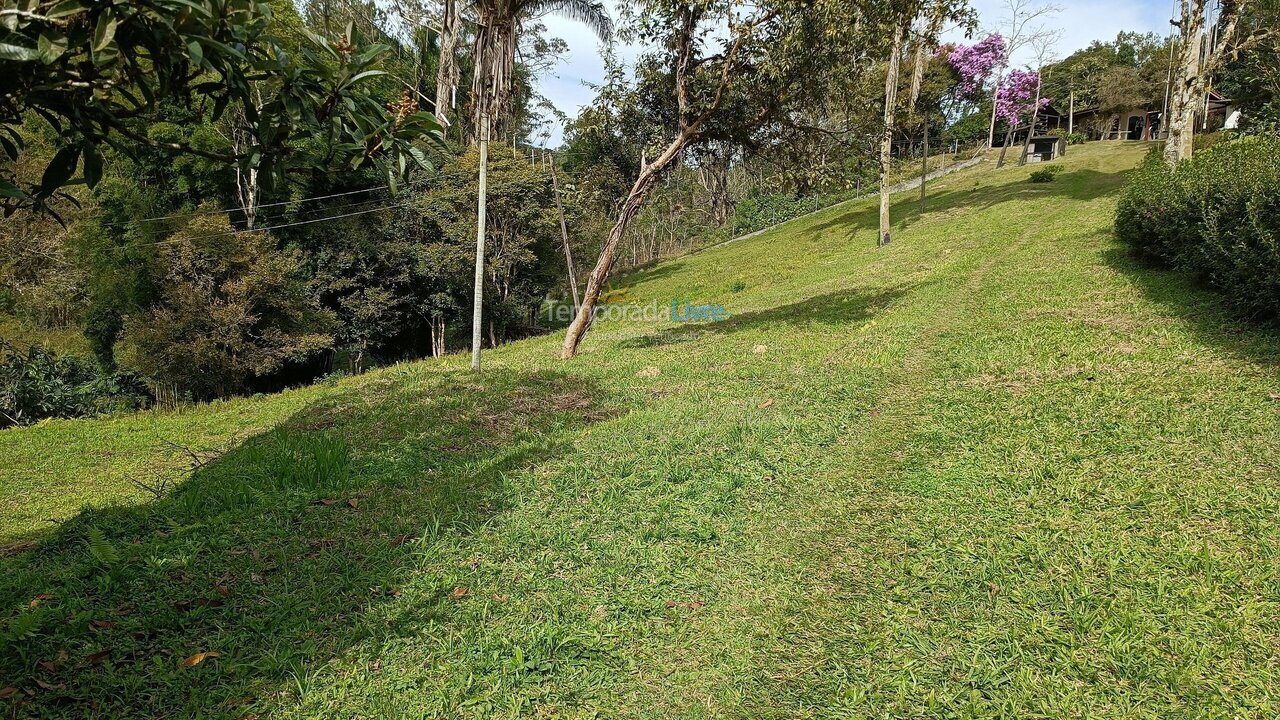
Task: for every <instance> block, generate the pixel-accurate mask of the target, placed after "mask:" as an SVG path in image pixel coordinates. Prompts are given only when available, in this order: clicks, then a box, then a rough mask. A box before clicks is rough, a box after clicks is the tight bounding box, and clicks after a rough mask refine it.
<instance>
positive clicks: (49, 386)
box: [0, 341, 148, 427]
mask: <svg viewBox="0 0 1280 720" xmlns="http://www.w3.org/2000/svg"><path fill="white" fill-rule="evenodd" d="M147 401H148V396H147V391H146V387H145V386H144V385H143V384H142V382H141V380H139V379H138V377H137V376H135V375H131V374H127V373H113V372H109V371H104V370H101V369H100V368H99V366H98V365H97V364H96V363H94V362H92V361H89V360H84V359H82V358H78V357H75V356H72V355H64V356H61V357H59V356H57V355H55V354H54V353H53V352H51V351H49V350H46V349H44V348H41V347H35V346H33V347H31V348H29V349H28V350H26V351H21V350H18V349H17V348H16V347H14V346H13V345H10V344H8V343H5V342H3V341H0V427H8V426H10V425H27V424H30V423H34V422H38V421H40V420H44V419H45V418H77V417H93V416H95V415H105V414H108V413H112V412H121V411H125V410H134V409H137V408H139V407H142V406H143V405H145V404H146V403H147Z"/></svg>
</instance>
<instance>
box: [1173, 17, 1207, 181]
mask: <svg viewBox="0 0 1280 720" xmlns="http://www.w3.org/2000/svg"><path fill="white" fill-rule="evenodd" d="M1206 2H1207V0H1182V14H1181V18H1180V19H1179V22H1178V27H1179V28H1180V29H1181V31H1182V33H1181V35H1182V41H1181V42H1180V43H1179V44H1178V64H1177V67H1178V69H1177V71H1176V72H1175V73H1174V79H1173V88H1172V98H1171V100H1172V107H1171V108H1170V109H1169V118H1168V128H1169V132H1168V135H1167V138H1168V139H1167V140H1166V141H1165V144H1164V160H1165V162H1167V163H1169V164H1170V165H1174V164H1177V162H1178V161H1179V160H1185V159H1187V158H1189V157H1191V153H1192V150H1193V147H1194V138H1195V128H1196V107H1197V106H1198V105H1199V103H1198V102H1197V100H1198V98H1199V96H1200V94H1201V92H1202V91H1203V87H1204V80H1203V79H1202V77H1201V67H1200V55H1201V52H1202V51H1203V47H1204V11H1205V3H1206Z"/></svg>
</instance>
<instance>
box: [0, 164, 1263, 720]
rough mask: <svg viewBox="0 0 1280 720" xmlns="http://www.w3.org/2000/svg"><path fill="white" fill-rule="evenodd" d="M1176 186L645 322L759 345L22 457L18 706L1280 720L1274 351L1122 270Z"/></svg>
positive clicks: (62, 441) (1026, 217) (434, 370)
mask: <svg viewBox="0 0 1280 720" xmlns="http://www.w3.org/2000/svg"><path fill="white" fill-rule="evenodd" d="M1144 152H1145V148H1144V147H1143V146H1141V145H1138V144H1127V143H1126V144H1117V143H1108V144H1096V143H1095V144H1090V145H1087V146H1084V147H1072V148H1071V153H1070V155H1069V156H1068V157H1067V158H1065V159H1064V160H1063V161H1061V164H1062V165H1064V168H1065V169H1064V171H1063V172H1062V173H1061V174H1059V175H1058V176H1057V179H1056V181H1054V182H1052V183H1046V184H1032V183H1028V182H1027V176H1028V174H1029V172H1030V168H1017V167H1009V168H1005V169H1003V170H1000V171H994V170H993V169H991V165H990V163H987V164H985V165H983V166H981V167H979V168H975V169H972V170H967V171H964V172H961V173H957V174H956V175H953V176H950V177H948V178H946V179H944V180H941V181H938V182H935V183H932V184H931V187H932V192H933V193H934V197H933V199H932V200H931V205H930V210H929V212H928V213H927V214H926V215H924V216H922V217H921V216H919V215H918V206H917V204H916V203H917V201H916V199H915V197H914V194H912V193H908V194H904V195H903V196H901V197H900V198H899V201H898V203H897V204H896V206H895V217H896V218H898V219H899V220H900V221H901V223H900V225H901V227H900V228H899V229H898V230H897V232H896V233H895V235H894V242H893V244H892V245H891V246H889V247H887V248H883V249H877V248H876V247H875V239H876V231H875V210H874V208H873V201H872V200H865V201H859V202H855V203H851V204H849V205H845V206H843V207H840V208H835V209H832V210H829V211H826V212H824V213H820V214H818V215H816V216H813V217H811V218H806V219H804V220H801V221H799V222H795V223H792V224H790V225H787V226H785V227H783V228H781V229H779V230H776V231H773V232H771V233H767V234H765V235H763V236H760V237H757V238H753V239H751V240H746V241H741V242H738V243H732V244H729V245H726V246H723V247H720V248H716V249H712V250H709V251H706V252H703V253H701V254H698V255H694V256H691V257H688V258H684V259H680V260H676V261H672V262H668V263H665V264H662V265H658V266H656V267H653V268H651V269H649V270H646V271H644V272H641V273H638V274H635V275H633V276H631V277H629V278H625V279H623V280H622V281H621V282H620V285H621V286H624V287H625V288H626V289H627V291H628V292H627V293H626V296H627V297H628V298H630V299H631V301H633V302H637V303H649V302H653V303H656V304H657V305H658V306H659V307H666V306H669V304H670V302H671V301H672V299H679V300H684V299H688V300H691V301H693V302H694V303H718V304H723V305H724V306H725V307H726V308H727V309H728V311H729V312H730V314H731V317H730V318H729V319H728V320H727V321H724V322H720V323H702V324H672V323H666V322H650V323H645V322H621V321H619V322H610V323H603V324H601V325H600V326H598V327H597V329H596V330H595V331H594V332H593V334H592V335H591V336H590V338H589V340H588V342H587V343H586V345H585V351H584V353H583V354H582V355H581V356H580V357H578V358H576V359H575V360H573V361H570V362H561V361H559V360H557V359H556V351H557V349H558V346H559V341H560V338H559V336H549V337H546V338H539V339H534V340H531V341H526V342H521V343H515V344H513V345H510V346H507V347H504V348H501V349H499V350H497V351H494V352H488V353H486V355H485V367H486V370H485V372H484V374H483V375H481V376H479V377H476V376H473V375H471V374H470V373H468V372H466V370H465V367H466V358H464V357H460V356H459V357H452V358H449V359H448V360H446V361H445V362H428V363H419V364H413V365H404V366H399V367H395V368H390V369H386V370H383V371H378V372H373V373H369V374H367V375H364V376H362V377H359V378H354V379H347V380H343V381H341V382H338V383H336V384H333V385H320V386H316V387H312V388H308V389H304V390H299V391H295V392H291V393H286V394H284V395H280V396H273V397H265V398H247V399H242V400H236V401H232V402H227V403H220V404H215V405H212V406H208V407H202V408H193V409H188V410H186V411H184V412H182V413H178V414H163V413H154V414H142V415H138V416H132V417H122V418H116V419H109V420H98V421H83V422H53V423H47V424H43V425H40V426H37V427H33V428H27V429H21V430H11V431H5V432H3V433H0V509H2V510H3V526H2V527H0V533H2V534H3V536H4V538H5V542H9V543H11V544H12V543H19V542H30V541H33V540H34V541H36V542H37V545H36V547H34V548H33V549H25V550H22V549H10V550H9V551H8V553H7V554H6V555H5V556H4V557H0V614H2V615H0V617H3V618H4V620H3V621H2V622H3V624H0V688H13V690H3V691H0V694H4V695H7V697H6V698H5V699H3V700H0V706H2V707H4V710H5V714H6V715H7V716H16V717H103V718H117V717H196V716H199V717H229V718H252V717H264V718H265V717H272V718H303V717H309V718H434V717H448V718H454V717H462V718H493V717H519V716H530V717H547V718H551V717H571V718H612V717H625V718H653V719H658V718H744V719H745V718H810V717H812V718H820V717H821V718H864V717H865V718H889V717H912V718H915V717H927V718H985V717H1004V718H1162V719H1166V718H1270V717H1276V716H1280V677H1278V675H1280V579H1278V573H1280V525H1278V523H1277V520H1278V519H1280V401H1278V400H1277V397H1280V336H1277V334H1276V333H1275V332H1273V331H1268V330H1265V329H1256V328H1250V327H1249V326H1247V325H1244V324H1241V323H1238V322H1236V321H1234V320H1232V319H1231V318H1230V317H1229V316H1227V315H1225V314H1224V313H1222V312H1221V311H1219V310H1218V309H1217V305H1216V301H1215V298H1214V297H1213V296H1212V295H1210V294H1206V293H1203V292H1202V291H1200V290H1197V289H1196V288H1194V287H1193V286H1192V285H1191V284H1190V283H1189V282H1188V281H1187V280H1185V279H1184V278H1182V277H1180V276H1178V275H1175V274H1172V273H1167V272H1163V271H1158V270H1151V269H1146V268H1143V267H1141V266H1139V265H1138V264H1136V263H1135V262H1133V261H1132V260H1131V259H1130V258H1129V256H1128V255H1127V254H1126V252H1125V251H1124V250H1123V249H1122V248H1120V247H1118V246H1117V245H1116V243H1115V241H1114V240H1113V239H1112V237H1111V233H1110V224H1111V217H1112V211H1113V208H1114V202H1115V201H1114V197H1115V192H1116V190H1117V188H1118V187H1119V185H1120V184H1121V183H1122V182H1123V176H1124V173H1125V171H1126V170H1128V169H1130V168H1132V167H1133V166H1134V165H1135V164H1136V163H1137V162H1138V160H1139V158H1140V157H1141V155H1142V154H1143V153H1144ZM166 441H168V442H171V443H177V444H178V445H186V446H189V447H191V448H192V449H193V450H195V451H196V455H197V457H199V458H200V460H201V462H203V463H204V464H203V465H202V466H201V467H199V468H198V469H196V470H195V471H194V473H191V472H190V471H188V470H185V469H184V468H187V467H189V466H191V465H193V464H195V463H194V461H192V459H191V458H190V457H184V452H183V450H181V449H180V448H178V447H175V446H173V445H169V444H166ZM214 449H221V450H225V452H224V453H223V454H221V456H220V457H218V458H217V459H212V458H213V456H214V454H216V453H214V452H204V451H205V450H214ZM131 478H132V480H131ZM160 478H172V479H175V480H178V481H180V482H178V484H177V486H176V489H172V490H168V491H167V492H165V493H164V494H163V497H162V498H161V499H158V500H155V499H150V498H149V497H148V492H147V491H145V490H142V489H140V488H139V487H138V485H137V484H135V482H136V481H139V480H141V481H142V482H141V484H154V483H155V482H156V481H157V479H160ZM85 503H90V504H93V505H96V506H102V505H106V504H111V505H114V507H108V508H104V509H98V510H91V511H86V512H83V513H80V514H78V515H77V514H76V510H77V508H79V507H80V506H81V505H83V504H85ZM73 516H74V517H73ZM46 518H51V519H53V520H55V521H58V522H56V523H50V522H48V521H47V520H46ZM68 518H70V519H68Z"/></svg>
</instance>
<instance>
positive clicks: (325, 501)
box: [313, 498, 338, 507]
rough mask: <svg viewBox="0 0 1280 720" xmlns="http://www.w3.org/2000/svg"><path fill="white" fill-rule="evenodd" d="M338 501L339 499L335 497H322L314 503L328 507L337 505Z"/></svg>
mask: <svg viewBox="0 0 1280 720" xmlns="http://www.w3.org/2000/svg"><path fill="white" fill-rule="evenodd" d="M337 503H338V501H337V500H335V499H333V498H320V499H319V500H317V501H315V503H313V504H315V505H324V506H325V507H328V506H330V505H336V504H337Z"/></svg>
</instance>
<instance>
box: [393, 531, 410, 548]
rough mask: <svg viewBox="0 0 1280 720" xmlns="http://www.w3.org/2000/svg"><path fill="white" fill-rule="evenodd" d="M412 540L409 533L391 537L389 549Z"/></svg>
mask: <svg viewBox="0 0 1280 720" xmlns="http://www.w3.org/2000/svg"><path fill="white" fill-rule="evenodd" d="M412 538H413V536H412V535H410V534H409V533H405V534H403V535H399V536H397V537H393V538H391V547H400V546H401V545H403V544H405V543H407V542H409V540H410V539H412Z"/></svg>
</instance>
